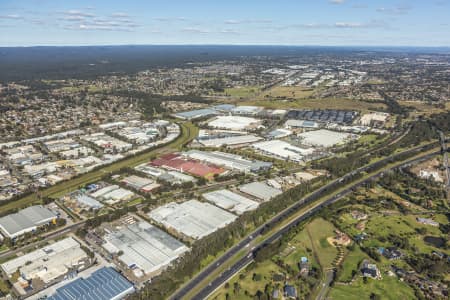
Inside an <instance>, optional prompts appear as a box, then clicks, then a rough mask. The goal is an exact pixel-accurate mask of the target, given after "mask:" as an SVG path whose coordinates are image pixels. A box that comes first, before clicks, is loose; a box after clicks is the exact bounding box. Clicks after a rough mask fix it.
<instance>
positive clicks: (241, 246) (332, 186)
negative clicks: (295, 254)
mask: <svg viewBox="0 0 450 300" xmlns="http://www.w3.org/2000/svg"><path fill="white" fill-rule="evenodd" d="M433 146H436V145H435V144H434V143H431V144H428V145H426V146H418V147H415V148H412V149H410V150H407V151H404V152H400V153H397V154H395V155H392V156H389V157H387V158H384V159H381V160H379V161H377V162H374V163H372V164H369V165H367V166H364V167H361V168H358V169H356V170H354V171H353V172H350V173H348V174H346V175H344V176H342V177H341V178H339V179H336V180H334V181H332V182H330V183H328V184H326V185H325V186H323V187H321V188H319V189H318V190H316V191H315V192H313V193H311V194H309V195H308V196H306V197H304V198H302V199H300V200H299V201H297V202H296V203H295V204H293V205H292V206H290V207H288V208H287V209H285V210H283V211H282V212H280V213H279V214H278V215H276V216H275V217H273V218H272V219H271V220H269V221H268V222H266V223H265V224H264V225H262V226H260V227H258V228H257V229H256V230H255V231H253V232H252V233H251V234H250V235H248V236H247V237H245V238H244V239H243V240H241V241H240V242H239V243H238V244H236V245H235V246H233V247H232V248H230V249H229V250H228V251H226V252H225V254H223V255H222V256H221V257H219V258H218V259H216V260H215V261H214V262H213V263H212V264H210V265H209V266H207V267H206V268H205V269H204V270H202V271H201V272H200V273H198V274H197V275H196V276H194V277H193V278H192V279H191V280H190V281H189V282H188V283H187V284H186V285H184V286H183V287H181V288H180V289H179V290H178V291H177V292H175V293H174V294H173V295H172V296H171V298H170V299H174V300H176V299H182V298H184V297H186V296H187V295H188V294H189V293H191V291H192V290H193V289H194V288H196V287H197V285H198V284H200V283H201V282H203V281H204V280H205V279H206V278H208V277H210V276H211V275H212V274H213V273H214V272H215V271H216V270H217V269H218V268H219V267H220V266H221V265H223V264H224V263H226V262H227V261H228V260H229V259H230V258H231V257H233V256H234V255H235V254H237V253H238V252H240V251H243V250H245V249H246V248H247V246H248V245H250V243H252V242H253V241H254V240H255V239H256V238H257V237H258V236H260V235H261V234H263V233H264V232H266V230H267V229H270V228H273V227H274V226H275V225H276V224H278V223H280V222H281V221H283V220H286V219H287V218H288V217H289V216H291V215H292V214H294V213H295V212H297V211H298V210H299V209H300V208H303V207H304V206H305V205H306V204H310V203H312V202H314V201H316V200H318V199H320V198H323V197H324V196H326V195H327V194H328V193H330V192H332V191H336V190H337V188H339V187H340V186H343V185H345V184H347V183H350V182H352V181H354V180H356V179H358V178H359V177H360V176H361V174H362V173H363V172H373V171H375V170H377V169H379V168H381V167H383V166H385V165H386V164H388V163H389V162H391V161H394V160H395V159H396V158H398V157H401V156H402V155H412V156H414V155H417V154H419V153H421V152H423V151H426V150H429V149H432V148H433ZM438 153H439V151H437V152H433V153H432V154H427V155H423V156H421V157H420V159H427V158H429V157H431V156H434V155H436V154H438ZM416 160H418V159H415V160H408V161H407V162H406V163H412V162H414V161H416ZM406 163H404V164H406ZM404 164H402V165H404ZM380 174H382V172H381V171H380V172H378V173H376V174H374V175H372V176H370V177H369V178H367V179H365V180H364V181H360V182H358V183H356V184H354V185H351V186H350V187H348V188H346V189H345V190H343V191H341V192H339V193H338V194H336V195H334V196H331V197H329V198H326V199H325V200H323V201H322V202H320V203H318V204H317V205H316V206H314V207H312V208H311V209H309V210H308V211H306V212H305V213H304V214H302V215H301V216H299V217H297V218H296V219H294V220H293V221H291V222H290V223H289V224H288V225H286V226H284V227H283V228H281V229H280V230H279V231H277V232H276V233H275V234H274V235H272V236H270V237H269V238H268V239H266V240H265V241H264V242H263V243H262V244H260V245H258V246H257V247H256V248H254V249H252V251H251V252H249V254H248V255H247V256H245V257H244V258H241V259H240V260H238V261H237V262H236V263H235V264H233V266H232V267H231V268H230V269H228V270H226V271H225V272H223V273H222V274H220V276H219V277H217V278H215V279H212V281H211V282H210V284H209V285H207V286H206V287H203V288H202V289H201V290H200V291H199V292H198V293H197V294H196V295H195V297H194V299H204V298H206V297H207V296H208V295H209V294H211V293H212V292H213V291H214V290H215V289H217V288H218V287H220V286H221V285H222V284H223V283H224V282H225V281H226V280H228V279H229V278H230V277H231V276H232V275H233V274H235V273H236V272H238V271H239V270H241V269H242V268H243V267H244V266H246V265H247V264H248V263H250V262H251V261H252V260H253V253H254V252H255V251H257V250H258V249H260V248H261V247H263V246H264V245H265V244H270V243H271V242H273V241H275V240H276V239H278V238H279V237H280V236H281V235H283V234H284V233H286V232H287V231H288V230H289V229H290V228H292V227H293V226H296V225H297V224H299V223H300V222H302V221H304V220H306V219H307V218H309V217H310V216H311V215H313V214H315V213H316V212H317V211H319V210H320V209H322V208H323V207H325V206H327V205H330V204H331V203H333V202H335V201H336V200H338V199H340V198H342V197H343V196H345V195H346V194H348V193H349V192H350V191H351V189H353V188H356V187H357V186H359V185H361V184H362V183H364V182H366V181H367V180H371V179H373V178H375V177H376V176H380Z"/></svg>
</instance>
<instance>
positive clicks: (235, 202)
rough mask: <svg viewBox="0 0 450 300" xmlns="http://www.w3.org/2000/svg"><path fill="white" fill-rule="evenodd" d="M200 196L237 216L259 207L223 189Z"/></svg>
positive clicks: (251, 201) (256, 203) (253, 202)
mask: <svg viewBox="0 0 450 300" xmlns="http://www.w3.org/2000/svg"><path fill="white" fill-rule="evenodd" d="M202 196H203V197H204V198H205V199H206V200H208V201H209V202H212V203H214V204H215V205H217V206H219V207H221V208H223V209H226V210H229V211H231V212H234V213H236V214H238V215H240V214H243V213H244V212H246V211H249V210H255V209H257V208H258V205H259V203H258V202H256V201H253V200H250V199H248V198H246V197H244V196H241V195H239V194H236V193H233V192H232V191H229V190H225V189H224V190H218V191H214V192H209V193H205V194H203V195H202Z"/></svg>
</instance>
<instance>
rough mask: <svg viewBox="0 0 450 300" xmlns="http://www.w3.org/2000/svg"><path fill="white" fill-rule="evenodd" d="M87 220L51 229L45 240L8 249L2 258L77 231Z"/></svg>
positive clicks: (0, 257) (1, 255) (2, 254)
mask: <svg viewBox="0 0 450 300" xmlns="http://www.w3.org/2000/svg"><path fill="white" fill-rule="evenodd" d="M84 223H85V221H81V222H78V223H74V224H72V225H69V226H64V227H62V228H59V229H57V230H55V231H51V232H49V233H46V234H44V235H43V236H42V237H43V238H44V239H43V240H40V241H36V242H34V243H31V244H28V245H25V246H22V247H20V248H17V249H14V250H8V251H5V252H2V253H0V260H2V259H4V258H7V257H10V256H12V255H15V254H17V253H19V252H26V251H27V250H29V249H32V248H35V247H36V246H38V245H41V244H42V243H44V242H45V241H48V240H51V239H55V238H58V237H61V236H64V235H66V234H67V233H69V232H75V231H76V230H77V229H78V228H80V227H82V226H83V225H84Z"/></svg>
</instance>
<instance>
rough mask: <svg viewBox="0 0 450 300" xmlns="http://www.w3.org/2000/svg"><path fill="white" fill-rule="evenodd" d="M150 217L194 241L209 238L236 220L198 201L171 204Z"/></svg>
mask: <svg viewBox="0 0 450 300" xmlns="http://www.w3.org/2000/svg"><path fill="white" fill-rule="evenodd" d="M149 216H150V218H152V219H153V220H155V221H156V222H159V223H161V224H163V225H164V226H166V227H168V228H173V229H175V230H176V231H178V232H180V233H182V234H184V235H186V236H189V237H192V238H194V239H200V238H202V237H204V236H207V235H209V234H211V233H213V232H214V231H216V230H217V229H219V228H222V227H225V226H227V225H228V224H230V223H231V222H233V221H234V220H235V219H236V216H235V215H233V214H231V213H229V212H227V211H225V210H222V209H220V208H218V207H215V206H214V205H212V204H209V203H203V202H199V201H197V200H190V201H186V202H184V203H181V204H178V203H175V202H171V203H168V204H166V205H163V206H161V207H158V208H156V209H154V210H153V211H151V212H150V213H149Z"/></svg>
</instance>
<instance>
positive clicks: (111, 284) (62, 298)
mask: <svg viewBox="0 0 450 300" xmlns="http://www.w3.org/2000/svg"><path fill="white" fill-rule="evenodd" d="M133 290H134V288H133V285H132V284H131V283H130V282H129V281H128V280H126V279H125V278H124V277H123V276H122V275H120V274H119V273H118V272H117V271H116V270H114V269H113V268H111V267H104V268H102V269H99V270H97V271H95V272H94V273H92V274H91V276H90V277H88V278H86V279H83V278H79V279H77V280H75V281H72V282H70V283H68V284H66V285H64V286H62V287H60V288H58V289H57V290H56V293H55V294H53V295H52V296H50V297H48V298H47V299H48V300H75V299H77V300H78V299H80V300H109V299H112V298H116V297H117V296H119V295H121V294H123V293H125V292H127V291H129V292H132V291H133Z"/></svg>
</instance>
